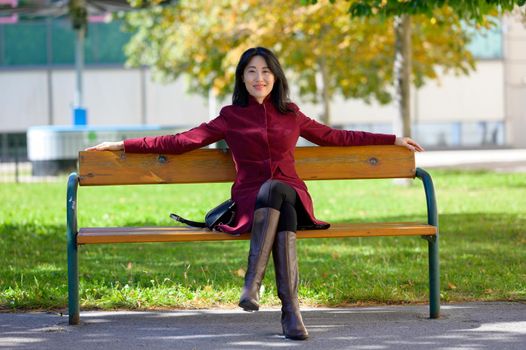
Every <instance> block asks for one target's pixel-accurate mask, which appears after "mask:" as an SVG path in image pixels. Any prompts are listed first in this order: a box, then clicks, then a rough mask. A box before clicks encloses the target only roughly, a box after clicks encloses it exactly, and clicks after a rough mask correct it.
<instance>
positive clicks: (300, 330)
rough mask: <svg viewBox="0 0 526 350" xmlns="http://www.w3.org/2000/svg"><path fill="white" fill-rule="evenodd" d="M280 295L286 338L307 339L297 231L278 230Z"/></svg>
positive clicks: (276, 261)
mask: <svg viewBox="0 0 526 350" xmlns="http://www.w3.org/2000/svg"><path fill="white" fill-rule="evenodd" d="M272 257H273V259H274V267H275V269H276V285H277V287H278V297H279V298H280V299H281V305H282V307H281V327H282V328H283V335H285V338H289V339H293V340H305V339H307V338H308V337H309V333H308V332H307V329H306V328H305V325H304V324H303V319H302V317H301V313H300V306H299V302H298V280H299V277H298V260H297V258H296V232H291V231H282V232H278V233H277V235H276V238H275V240H274V246H273V247H272Z"/></svg>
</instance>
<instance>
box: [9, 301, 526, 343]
mask: <svg viewBox="0 0 526 350" xmlns="http://www.w3.org/2000/svg"><path fill="white" fill-rule="evenodd" d="M427 312H428V308H427V306H426V305H410V306H378V307H357V308H337V309H327V308H320V309H306V310H304V312H303V315H304V318H305V323H306V325H307V326H308V329H309V331H310V334H311V338H310V339H309V340H307V341H303V342H298V341H292V340H287V339H284V338H283V336H281V335H280V331H281V330H280V324H279V318H280V311H279V310H277V309H264V310H262V311H260V312H257V313H246V312H243V311H240V310H195V311H170V312H121V311H119V312H83V313H81V319H82V323H81V325H79V326H68V325H67V316H60V315H57V314H52V313H26V314H20V313H18V314H8V313H4V314H2V313H0V349H50V350H51V349H53V350H56V349H79V350H87V349H111V350H119V349H123V350H132V349H148V350H149V349H152V350H155V349H190V350H198V349H273V348H281V349H288V348H290V349H293V348H301V349H317V350H318V349H324V350H330V349H368V350H371V349H415V350H417V349H418V350H421V349H477V350H480V349H492V350H493V349H496V350H508V349H517V350H519V349H520V350H524V349H526V303H467V304H456V305H443V306H442V317H441V318H440V319H437V320H430V319H428V318H427V317H428V314H427Z"/></svg>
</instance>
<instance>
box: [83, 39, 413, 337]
mask: <svg viewBox="0 0 526 350" xmlns="http://www.w3.org/2000/svg"><path fill="white" fill-rule="evenodd" d="M300 136H302V137H304V138H305V139H307V140H309V141H311V142H313V143H315V144H317V145H320V146H358V145H392V144H396V145H400V146H404V147H407V148H409V149H410V150H413V151H414V150H417V151H421V150H422V148H421V147H420V146H419V145H418V144H417V143H416V142H414V141H413V140H411V139H409V138H397V137H396V136H395V135H386V134H373V133H368V132H363V131H350V130H337V129H333V128H331V127H329V126H326V125H323V124H320V123H318V122H317V121H315V120H313V119H311V118H309V117H307V116H306V115H304V114H303V113H302V112H301V111H300V109H299V107H298V106H296V105H295V104H294V103H292V102H291V101H290V99H289V87H288V83H287V79H286V77H285V74H284V73H283V69H282V68H281V65H280V64H279V61H278V59H277V58H276V56H275V55H274V54H273V53H272V52H271V51H270V50H268V49H266V48H262V47H255V48H251V49H248V50H246V51H245V52H244V53H243V54H242V56H241V58H240V60H239V63H238V65H237V68H236V80H235V86H234V93H233V96H232V105H230V106H226V107H224V108H223V109H222V110H221V112H220V114H219V116H218V117H217V118H215V119H213V120H211V121H210V122H208V123H203V124H201V125H200V126H198V127H196V128H193V129H191V130H188V131H186V132H183V133H179V134H176V135H167V136H159V137H145V138H139V139H129V140H125V141H123V142H117V143H103V144H100V145H97V146H94V147H91V148H89V149H88V150H98V151H103V150H123V149H124V150H125V152H131V153H164V154H167V153H175V154H180V153H184V152H188V151H191V150H195V149H197V148H200V147H203V146H206V145H209V144H211V143H214V142H217V141H219V140H222V139H224V140H225V141H226V143H227V144H228V146H229V148H230V151H231V154H232V158H233V161H234V164H235V170H236V178H235V181H234V184H233V186H232V191H231V194H232V199H233V200H234V202H235V203H236V205H237V211H236V217H235V219H234V222H233V223H232V224H228V225H226V224H220V225H218V226H217V230H219V231H222V232H225V233H229V234H235V235H238V234H244V233H246V232H248V231H250V232H251V236H250V240H251V241H250V251H249V254H248V266H247V270H246V271H247V272H246V274H245V283H244V287H243V290H242V293H241V298H240V301H239V306H241V307H242V308H243V309H244V310H245V311H257V310H259V289H260V286H261V282H262V279H263V277H264V275H265V270H266V267H267V263H268V260H269V257H270V252H271V251H272V252H273V254H272V255H273V258H274V267H275V272H276V285H277V289H278V296H279V298H280V299H281V301H282V305H283V307H282V318H281V324H282V328H283V334H284V335H285V337H287V338H290V339H295V340H304V339H307V338H308V332H307V329H306V328H305V325H304V324H303V320H302V316H301V314H300V310H299V302H298V283H299V278H298V264H297V258H296V243H295V242H296V231H297V230H298V227H300V228H302V229H326V228H328V227H329V226H330V225H329V223H327V222H324V221H321V220H318V219H317V218H316V217H315V215H314V208H313V203H312V199H311V196H310V194H309V192H308V189H307V185H306V184H305V182H303V181H302V180H301V179H300V178H299V176H298V174H297V173H296V169H295V159H294V154H295V153H294V152H295V147H296V143H297V141H298V139H299V137H300Z"/></svg>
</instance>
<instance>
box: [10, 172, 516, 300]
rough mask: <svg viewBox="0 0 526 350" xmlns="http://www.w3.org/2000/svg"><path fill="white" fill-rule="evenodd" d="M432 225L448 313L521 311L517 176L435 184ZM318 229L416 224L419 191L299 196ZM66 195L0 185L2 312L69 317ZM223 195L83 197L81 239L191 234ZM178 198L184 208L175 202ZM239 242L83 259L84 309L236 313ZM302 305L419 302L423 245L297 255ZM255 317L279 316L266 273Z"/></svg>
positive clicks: (86, 251) (118, 248)
mask: <svg viewBox="0 0 526 350" xmlns="http://www.w3.org/2000/svg"><path fill="white" fill-rule="evenodd" d="M432 175H433V179H434V182H435V188H436V191H437V198H438V208H439V213H440V234H441V238H440V242H441V243H440V256H441V284H442V288H441V294H442V299H443V300H444V301H465V300H526V249H525V248H526V230H525V229H524V228H525V227H526V213H525V211H524V208H526V176H524V174H496V173H491V172H469V171H463V172H460V171H435V172H433V173H432ZM308 185H309V188H310V190H311V194H312V196H313V198H314V201H315V204H316V215H317V216H318V217H319V218H320V219H322V220H327V221H330V222H333V223H336V222H365V221H422V222H425V221H426V215H425V197H424V192H423V189H422V184H421V183H420V182H419V181H415V182H414V184H413V185H411V186H409V187H401V186H398V185H395V184H393V182H392V181H390V180H367V181H364V180H358V181H332V182H331V181H323V182H321V181H320V182H311V183H309V184H308ZM65 189H66V185H65V183H64V184H54V183H46V184H37V183H34V184H2V186H0V200H1V201H2V203H4V205H3V207H2V211H0V293H1V294H0V308H3V309H13V308H19V309H35V308H44V309H47V308H65V307H66V305H67V278H66V273H67V265H66V237H65V202H66V199H65ZM229 193H230V185H229V184H213V185H159V186H113V187H92V188H80V191H79V200H78V207H79V225H80V226H135V225H137V226H141V225H163V226H167V225H174V224H175V223H174V222H173V221H172V220H171V219H170V218H169V217H168V215H169V213H171V212H175V213H177V214H179V215H181V216H184V217H187V218H189V219H194V220H201V219H202V218H203V216H204V213H205V212H206V211H207V210H208V209H210V208H211V207H213V206H215V205H216V204H218V203H220V202H222V201H223V200H224V199H226V198H228V197H229ZM182 194H191V195H185V196H183V195H182ZM247 251H248V241H244V242H215V243H213V242H212V243H205V242H194V243H169V244H159V243H151V244H120V245H118V244H115V245H101V246H97V245H94V246H82V247H80V255H79V260H80V265H79V266H80V297H81V306H82V308H83V309H89V308H103V309H112V308H127V309H142V308H204V307H234V306H235V305H236V303H237V301H238V300H237V299H238V297H239V291H240V288H241V285H242V283H243V274H244V271H245V270H244V269H245V268H246V260H247V258H246V254H247ZM298 254H299V264H300V278H301V285H300V291H299V293H300V298H301V301H302V303H303V304H309V305H331V306H334V305H342V304H364V303H406V302H427V300H428V275H427V242H426V241H425V240H423V239H420V238H418V237H382V238H354V239H316V240H308V239H307V240H300V241H298ZM264 286H265V290H264V292H263V295H262V303H263V305H266V306H268V305H278V304H279V301H278V299H277V296H276V288H275V285H274V271H273V266H272V262H271V263H270V265H269V269H268V272H267V276H266V277H265V280H264Z"/></svg>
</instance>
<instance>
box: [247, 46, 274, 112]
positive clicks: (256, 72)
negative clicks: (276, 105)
mask: <svg viewBox="0 0 526 350" xmlns="http://www.w3.org/2000/svg"><path fill="white" fill-rule="evenodd" d="M243 82H244V83H245V86H246V88H247V91H248V93H249V94H250V95H251V96H253V97H254V98H255V99H256V100H257V101H258V102H259V103H263V100H264V99H265V97H267V96H268V95H269V94H270V92H271V91H272V88H273V87H274V74H273V73H272V72H271V70H270V68H269V67H268V65H267V62H266V61H265V59H264V58H263V57H261V56H254V57H252V59H251V60H250V62H248V65H247V66H246V67H245V71H244V72H243Z"/></svg>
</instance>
